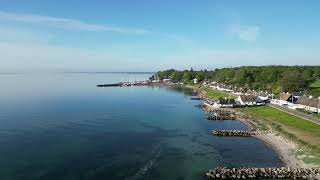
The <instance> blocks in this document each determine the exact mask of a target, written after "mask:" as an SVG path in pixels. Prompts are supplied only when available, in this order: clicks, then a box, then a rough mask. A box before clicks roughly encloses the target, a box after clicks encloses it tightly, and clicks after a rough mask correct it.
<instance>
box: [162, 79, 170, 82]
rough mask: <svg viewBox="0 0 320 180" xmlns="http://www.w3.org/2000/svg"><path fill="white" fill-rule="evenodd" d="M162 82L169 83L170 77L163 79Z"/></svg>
mask: <svg viewBox="0 0 320 180" xmlns="http://www.w3.org/2000/svg"><path fill="white" fill-rule="evenodd" d="M162 82H163V83H170V82H171V79H163V80H162Z"/></svg>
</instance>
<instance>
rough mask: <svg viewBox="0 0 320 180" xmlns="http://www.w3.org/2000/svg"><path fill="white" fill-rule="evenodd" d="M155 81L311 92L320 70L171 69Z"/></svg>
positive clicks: (159, 75)
mask: <svg viewBox="0 0 320 180" xmlns="http://www.w3.org/2000/svg"><path fill="white" fill-rule="evenodd" d="M151 78H152V79H160V80H161V79H165V78H170V79H171V80H172V81H173V82H184V83H190V82H191V81H192V80H193V79H194V78H196V79H197V80H198V81H204V80H208V81H216V82H219V83H224V84H226V85H232V86H234V87H242V88H247V89H255V90H259V89H260V90H269V91H273V92H275V93H279V92H281V91H284V92H293V91H308V90H310V88H309V86H310V84H311V83H313V82H315V81H317V80H319V79H320V66H243V67H234V68H222V69H214V70H200V71H194V70H193V69H192V68H191V69H190V70H184V71H178V70H175V69H169V70H165V71H159V72H157V73H156V74H155V75H153V76H152V77H151Z"/></svg>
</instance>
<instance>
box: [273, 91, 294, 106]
mask: <svg viewBox="0 0 320 180" xmlns="http://www.w3.org/2000/svg"><path fill="white" fill-rule="evenodd" d="M296 100H297V99H296V98H295V97H294V96H293V95H292V94H290V93H280V97H279V101H278V103H279V104H280V105H292V104H293V103H294V102H295V101H296Z"/></svg>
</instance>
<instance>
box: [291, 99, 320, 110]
mask: <svg viewBox="0 0 320 180" xmlns="http://www.w3.org/2000/svg"><path fill="white" fill-rule="evenodd" d="M295 108H301V109H305V110H307V111H310V112H314V113H320V98H314V97H312V96H309V97H307V96H301V97H300V98H299V99H298V100H297V104H295Z"/></svg>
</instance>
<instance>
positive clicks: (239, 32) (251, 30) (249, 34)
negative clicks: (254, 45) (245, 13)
mask: <svg viewBox="0 0 320 180" xmlns="http://www.w3.org/2000/svg"><path fill="white" fill-rule="evenodd" d="M231 33H232V34H233V35H235V36H236V37H237V38H239V39H241V40H244V41H247V42H256V40H257V38H258V36H259V34H260V28H259V27H258V26H247V25H239V24H233V25H231Z"/></svg>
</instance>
